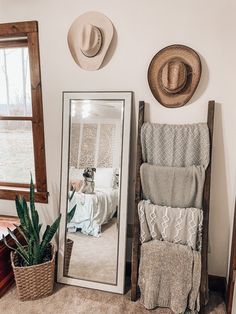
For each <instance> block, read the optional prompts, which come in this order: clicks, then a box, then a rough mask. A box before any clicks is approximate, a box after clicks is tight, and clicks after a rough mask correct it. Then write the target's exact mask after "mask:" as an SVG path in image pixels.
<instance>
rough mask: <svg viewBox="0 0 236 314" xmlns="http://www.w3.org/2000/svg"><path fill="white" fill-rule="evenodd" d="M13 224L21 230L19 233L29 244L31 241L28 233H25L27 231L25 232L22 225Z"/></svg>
mask: <svg viewBox="0 0 236 314" xmlns="http://www.w3.org/2000/svg"><path fill="white" fill-rule="evenodd" d="M13 225H14V226H15V227H16V229H17V230H18V231H19V233H20V234H21V235H22V237H23V238H24V239H25V241H26V242H27V244H28V243H29V238H28V237H27V235H26V234H25V232H24V230H23V228H22V226H17V225H15V224H13Z"/></svg>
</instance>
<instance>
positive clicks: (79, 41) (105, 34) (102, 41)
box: [67, 11, 113, 71]
mask: <svg viewBox="0 0 236 314" xmlns="http://www.w3.org/2000/svg"><path fill="white" fill-rule="evenodd" d="M112 38H113V25H112V23H111V21H110V20H109V19H108V18H107V17H106V16H105V15H104V14H102V13H99V12H93V11H92V12H87V13H84V14H83V15H80V16H79V17H78V18H77V19H76V20H75V21H74V22H73V23H72V25H71V27H70V29H69V32H68V37H67V40H68V45H69V49H70V52H71V54H72V57H73V58H74V60H75V62H76V63H77V64H78V65H79V66H80V67H81V68H83V69H85V70H89V71H92V70H98V69H99V68H100V66H101V65H102V62H103V60H104V58H105V56H106V53H107V50H108V48H109V46H110V43H111V41H112Z"/></svg>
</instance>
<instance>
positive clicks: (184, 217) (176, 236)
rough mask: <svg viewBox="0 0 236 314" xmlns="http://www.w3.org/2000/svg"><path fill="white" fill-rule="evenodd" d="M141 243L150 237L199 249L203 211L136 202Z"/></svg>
mask: <svg viewBox="0 0 236 314" xmlns="http://www.w3.org/2000/svg"><path fill="white" fill-rule="evenodd" d="M138 214H139V221H140V240H141V243H144V242H147V241H149V240H151V239H154V240H164V241H168V242H172V243H178V244H183V245H188V246H190V247H191V248H192V249H193V250H197V251H201V239H202V222H203V211H202V210H201V209H198V208H172V207H167V206H158V205H153V204H151V203H150V202H149V201H140V202H139V204H138Z"/></svg>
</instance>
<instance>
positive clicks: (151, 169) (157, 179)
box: [140, 163, 205, 208]
mask: <svg viewBox="0 0 236 314" xmlns="http://www.w3.org/2000/svg"><path fill="white" fill-rule="evenodd" d="M140 175H141V182H142V190H143V196H144V198H145V199H147V200H150V201H151V202H152V203H153V204H157V205H163V206H171V207H181V208H183V207H184V208H186V207H195V208H202V194H203V187H204V181H205V170H204V168H203V166H191V167H162V166H153V165H149V164H147V163H144V164H142V165H141V168H140Z"/></svg>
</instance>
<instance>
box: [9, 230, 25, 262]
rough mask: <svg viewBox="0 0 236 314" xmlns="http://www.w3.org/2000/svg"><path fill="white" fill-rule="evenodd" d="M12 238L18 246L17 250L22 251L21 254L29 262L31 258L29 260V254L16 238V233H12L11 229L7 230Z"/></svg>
mask: <svg viewBox="0 0 236 314" xmlns="http://www.w3.org/2000/svg"><path fill="white" fill-rule="evenodd" d="M7 230H8V232H9V234H10V236H11V237H12V239H13V240H14V241H15V244H16V246H17V249H19V250H20V252H21V254H22V255H23V256H24V258H25V259H26V260H28V261H29V258H28V252H27V251H26V250H25V248H24V247H23V245H22V244H21V243H20V242H19V241H18V239H17V237H16V236H15V234H14V232H12V231H11V229H9V228H7Z"/></svg>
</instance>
